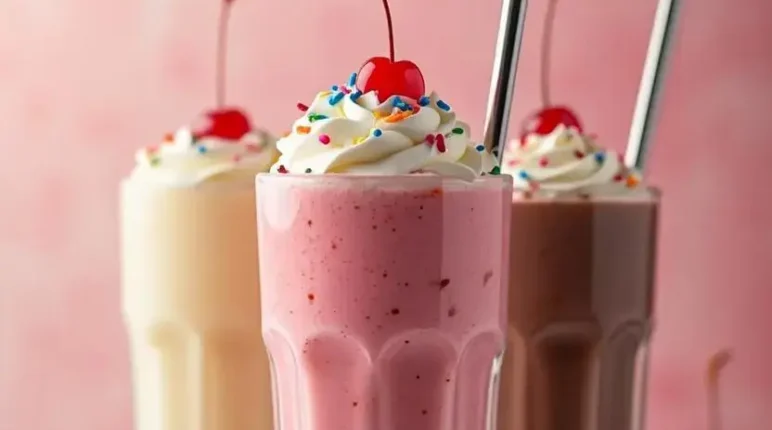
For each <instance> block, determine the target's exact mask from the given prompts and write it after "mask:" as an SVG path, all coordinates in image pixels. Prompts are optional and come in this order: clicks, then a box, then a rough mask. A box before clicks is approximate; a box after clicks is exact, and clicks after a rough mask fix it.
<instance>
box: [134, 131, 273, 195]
mask: <svg viewBox="0 0 772 430" xmlns="http://www.w3.org/2000/svg"><path fill="white" fill-rule="evenodd" d="M278 155H279V154H278V152H277V151H276V147H275V139H274V138H273V137H271V136H270V135H269V134H268V133H266V132H264V131H259V130H253V131H251V132H249V133H247V134H245V135H244V136H243V137H241V139H236V140H229V139H222V138H217V137H209V136H207V137H202V138H200V139H197V138H196V137H195V135H194V133H193V131H192V130H191V129H190V128H188V127H183V128H181V129H179V130H178V131H177V132H176V133H175V134H174V135H170V136H167V137H166V139H165V141H164V142H163V143H161V144H160V145H153V146H148V147H146V148H142V149H140V150H139V151H137V153H136V157H135V158H136V162H137V164H136V167H135V168H134V171H133V172H132V174H131V178H132V180H141V181H149V182H154V183H160V184H164V185H169V186H193V185H196V184H199V183H201V182H204V181H223V180H234V179H245V180H250V179H252V178H253V177H254V176H255V175H256V174H257V173H260V172H266V171H268V169H269V168H270V166H271V165H272V164H273V163H274V162H275V161H276V159H277V158H278Z"/></svg>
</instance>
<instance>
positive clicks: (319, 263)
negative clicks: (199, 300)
mask: <svg viewBox="0 0 772 430" xmlns="http://www.w3.org/2000/svg"><path fill="white" fill-rule="evenodd" d="M368 64H369V65H370V66H372V68H373V69H376V70H377V68H378V66H377V65H372V64H371V63H368ZM367 67H368V66H365V68H367ZM363 70H365V69H363ZM416 70H417V69H416ZM365 73H367V72H366V70H365ZM362 81H368V77H367V76H364V77H361V76H360V78H359V82H358V80H357V76H356V75H354V76H352V77H351V79H350V80H349V82H348V84H347V85H342V86H334V87H333V90H332V91H325V92H322V93H320V94H318V95H317V97H316V99H315V100H314V101H313V103H311V105H310V106H308V107H306V106H304V105H301V108H302V110H304V111H305V112H304V114H303V116H302V117H301V118H300V119H298V120H297V121H296V122H295V124H294V127H293V129H292V132H291V134H289V135H288V136H287V137H285V138H283V139H281V140H280V141H279V142H278V143H277V148H278V149H279V151H280V152H281V153H282V155H281V157H280V159H279V161H278V162H277V164H276V165H274V167H273V172H274V173H273V174H268V175H258V177H257V192H258V195H259V198H258V232H259V234H258V236H259V249H260V276H261V288H262V306H263V313H262V316H263V335H264V338H265V342H266V345H267V347H268V351H269V356H270V360H271V367H272V373H273V379H274V386H273V389H274V404H275V407H276V413H275V416H276V424H275V426H276V427H275V428H276V429H277V430H341V429H356V430H395V429H399V430H492V429H494V428H495V416H496V414H495V405H496V397H497V391H498V387H497V386H498V382H497V380H498V373H499V366H500V364H501V360H502V354H503V352H504V345H505V342H506V339H505V328H506V303H507V285H508V278H507V262H508V252H509V245H508V240H509V237H508V230H509V212H510V202H511V195H512V194H511V193H512V187H511V178H510V177H508V176H499V175H497V174H488V173H490V172H493V173H497V171H498V169H497V167H496V164H495V159H494V158H493V157H492V156H491V155H490V154H489V153H488V152H487V151H486V150H485V148H484V147H482V146H479V145H476V144H474V143H473V142H472V141H471V140H470V134H469V128H468V126H467V125H466V124H464V123H462V122H460V121H458V120H457V119H456V114H455V112H454V111H453V110H452V108H451V107H450V105H448V104H447V103H445V102H444V101H442V100H441V99H439V98H438V97H437V96H436V95H435V94H431V95H429V96H424V95H423V81H422V79H421V88H420V89H419V90H418V91H420V93H419V94H417V95H416V94H415V93H414V92H413V93H410V94H409V95H406V96H404V95H399V96H398V95H395V94H394V93H393V92H392V93H389V92H388V91H384V93H387V94H390V95H389V96H384V95H383V94H381V92H380V91H378V90H377V89H376V90H373V91H367V92H362V91H359V90H358V89H357V87H358V88H368V85H367V82H362ZM397 90H398V91H400V92H401V93H402V94H405V93H409V91H408V90H409V88H408V89H407V90H405V89H402V90H399V89H397ZM400 92H398V93H397V94H400Z"/></svg>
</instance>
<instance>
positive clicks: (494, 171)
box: [491, 166, 501, 175]
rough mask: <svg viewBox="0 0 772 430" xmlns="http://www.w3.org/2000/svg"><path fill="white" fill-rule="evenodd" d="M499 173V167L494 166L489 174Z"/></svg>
mask: <svg viewBox="0 0 772 430" xmlns="http://www.w3.org/2000/svg"><path fill="white" fill-rule="evenodd" d="M500 174H501V167H499V166H495V167H494V168H493V170H491V175H500Z"/></svg>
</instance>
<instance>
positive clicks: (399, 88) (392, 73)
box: [357, 57, 426, 102]
mask: <svg viewBox="0 0 772 430" xmlns="http://www.w3.org/2000/svg"><path fill="white" fill-rule="evenodd" d="M357 88H358V89H359V91H361V92H363V93H367V92H370V91H377V92H378V100H380V101H382V102H383V101H385V100H387V99H388V98H389V97H391V96H403V97H408V98H411V99H413V100H418V99H420V98H421V97H422V96H423V95H424V91H425V89H426V86H425V84H424V76H423V74H422V73H421V69H419V68H418V66H416V65H415V63H413V62H412V61H404V60H403V61H397V62H394V61H392V60H391V59H389V58H386V57H374V58H371V59H369V60H367V62H366V63H365V64H364V65H363V66H362V68H361V69H359V73H358V74H357Z"/></svg>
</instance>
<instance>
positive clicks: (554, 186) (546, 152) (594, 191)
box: [502, 124, 644, 197]
mask: <svg viewBox="0 0 772 430" xmlns="http://www.w3.org/2000/svg"><path fill="white" fill-rule="evenodd" d="M502 172H503V173H507V174H510V175H512V176H513V177H514V187H515V189H516V190H517V191H520V192H523V193H529V194H535V195H543V196H548V197H557V196H590V195H619V194H628V193H631V192H636V191H638V190H644V187H639V186H638V185H639V184H640V182H641V179H640V176H639V175H638V174H637V173H636V172H634V171H632V170H630V169H628V168H627V167H626V166H625V164H624V162H623V160H622V155H621V154H619V153H617V152H615V151H611V150H607V149H604V148H601V147H600V146H598V145H597V144H596V143H595V141H594V140H593V138H592V137H590V136H587V135H583V134H582V133H580V132H579V131H578V130H576V129H575V128H573V127H566V126H565V125H562V124H561V125H558V126H557V127H556V128H555V130H554V131H552V132H551V133H549V134H546V135H538V134H535V133H532V134H529V135H527V136H526V137H524V138H523V139H521V140H517V141H512V142H510V144H509V145H508V146H507V148H506V150H505V152H504V161H503V163H502Z"/></svg>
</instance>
